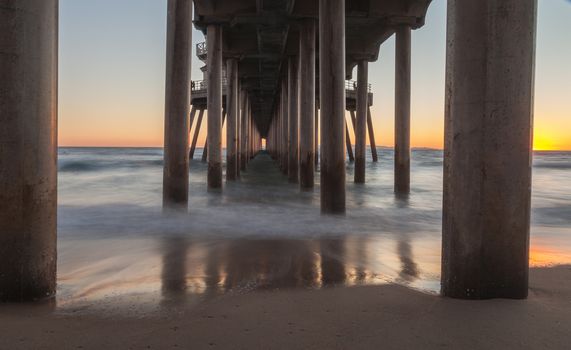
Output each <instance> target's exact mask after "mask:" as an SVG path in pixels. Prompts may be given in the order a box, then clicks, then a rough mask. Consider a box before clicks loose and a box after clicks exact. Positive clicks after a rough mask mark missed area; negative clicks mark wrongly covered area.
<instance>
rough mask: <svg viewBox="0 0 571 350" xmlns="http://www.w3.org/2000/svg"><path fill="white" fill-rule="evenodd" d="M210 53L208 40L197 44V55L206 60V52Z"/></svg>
mask: <svg viewBox="0 0 571 350" xmlns="http://www.w3.org/2000/svg"><path fill="white" fill-rule="evenodd" d="M207 53H208V48H207V46H206V42H205V41H203V42H201V43H198V44H196V56H197V57H198V58H200V59H201V60H206V54H207Z"/></svg>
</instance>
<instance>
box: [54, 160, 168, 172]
mask: <svg viewBox="0 0 571 350" xmlns="http://www.w3.org/2000/svg"><path fill="white" fill-rule="evenodd" d="M162 165H163V160H162V159H147V160H128V161H125V160H115V161H101V160H81V161H79V160H77V161H75V160H74V161H69V160H67V161H66V160H64V161H61V160H60V162H59V164H58V171H59V172H62V173H65V172H95V171H104V170H116V169H121V168H135V169H138V168H148V167H160V166H162Z"/></svg>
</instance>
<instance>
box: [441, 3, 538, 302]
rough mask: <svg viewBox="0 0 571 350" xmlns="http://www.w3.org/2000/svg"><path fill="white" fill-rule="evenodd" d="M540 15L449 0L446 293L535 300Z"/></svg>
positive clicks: (522, 7)
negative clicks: (531, 281)
mask: <svg viewBox="0 0 571 350" xmlns="http://www.w3.org/2000/svg"><path fill="white" fill-rule="evenodd" d="M536 15H537V3H536V0H504V1H495V0H482V1H475V2H466V1H459V0H450V1H449V2H448V38H447V41H448V44H447V64H448V65H447V69H446V123H445V152H444V219H443V256H442V293H443V294H444V295H445V296H449V297H454V298H466V299H481V298H494V297H501V298H525V297H526V296H527V291H528V260H529V256H528V254H529V225H530V197H531V190H530V189H531V158H532V119H533V85H534V84H533V83H534V60H535V58H534V57H535V27H536Z"/></svg>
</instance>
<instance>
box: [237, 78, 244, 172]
mask: <svg viewBox="0 0 571 350" xmlns="http://www.w3.org/2000/svg"><path fill="white" fill-rule="evenodd" d="M236 79H238V96H237V98H238V108H237V112H236V175H237V178H238V179H239V178H240V171H241V164H242V161H241V159H242V157H241V154H242V151H241V147H242V146H241V145H242V139H241V137H242V136H241V135H240V134H241V132H242V123H241V119H242V118H241V117H242V106H243V105H242V103H243V100H244V99H243V95H244V93H243V91H242V84H241V83H240V79H239V75H238V74H237V76H236Z"/></svg>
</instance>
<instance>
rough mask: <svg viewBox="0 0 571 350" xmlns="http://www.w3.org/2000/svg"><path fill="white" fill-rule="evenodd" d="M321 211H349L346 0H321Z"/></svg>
mask: <svg viewBox="0 0 571 350" xmlns="http://www.w3.org/2000/svg"><path fill="white" fill-rule="evenodd" d="M319 60H320V61H319V71H320V73H319V77H320V79H319V81H320V89H319V91H320V98H319V101H320V108H321V113H322V115H324V116H327V122H326V123H321V141H322V142H321V211H322V212H325V213H344V212H345V149H344V148H345V0H319Z"/></svg>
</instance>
